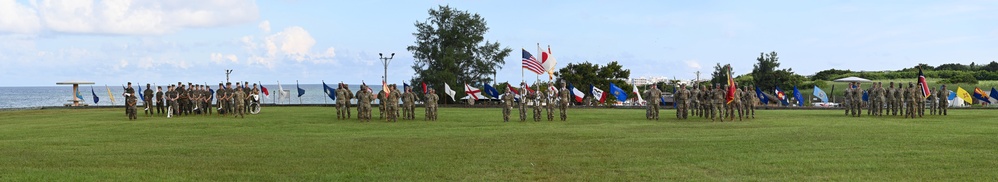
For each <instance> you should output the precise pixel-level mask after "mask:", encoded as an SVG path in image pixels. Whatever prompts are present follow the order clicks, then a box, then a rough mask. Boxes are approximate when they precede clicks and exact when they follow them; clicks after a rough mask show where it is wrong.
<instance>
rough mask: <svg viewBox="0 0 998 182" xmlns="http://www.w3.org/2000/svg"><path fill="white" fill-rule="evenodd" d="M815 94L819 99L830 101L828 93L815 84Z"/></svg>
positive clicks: (825, 101)
mask: <svg viewBox="0 0 998 182" xmlns="http://www.w3.org/2000/svg"><path fill="white" fill-rule="evenodd" d="M813 94H814V96H815V97H818V99H821V102H824V103H828V94H825V91H824V90H821V88H818V86H814V93H813Z"/></svg>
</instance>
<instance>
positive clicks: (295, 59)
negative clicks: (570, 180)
mask: <svg viewBox="0 0 998 182" xmlns="http://www.w3.org/2000/svg"><path fill="white" fill-rule="evenodd" d="M438 5H450V6H451V7H454V8H457V9H460V10H467V11H470V12H473V13H478V14H480V15H482V16H483V17H484V18H485V19H486V20H487V21H488V25H489V27H490V31H489V33H488V34H486V39H488V40H492V41H499V42H500V43H502V44H503V45H505V46H508V47H510V48H512V49H513V50H514V52H513V54H512V56H510V57H508V58H506V65H505V66H504V67H503V69H502V70H501V71H499V74H498V75H499V76H498V77H499V80H500V81H516V80H519V79H520V72H521V69H520V54H519V49H520V48H525V49H527V50H528V51H530V52H532V53H534V54H536V50H537V44H538V43H540V44H541V45H542V46H545V47H546V46H548V45H550V46H551V48H552V51H553V53H554V56H555V57H556V58H557V60H558V61H559V64H558V66H559V67H560V66H564V65H566V64H567V63H578V62H583V61H590V62H593V63H598V64H605V63H607V62H610V61H619V62H620V63H621V64H622V65H623V66H624V68H626V69H630V70H631V75H632V77H647V76H667V77H677V78H682V79H691V78H694V77H695V75H694V74H693V72H694V71H697V70H700V71H702V72H703V73H704V75H709V72H710V71H712V66H713V65H714V64H716V63H721V64H727V63H730V64H732V66H733V67H734V71H735V74H744V73H748V72H750V71H751V69H752V64H754V63H755V58H756V57H758V56H759V53H760V52H769V51H777V52H778V53H779V55H780V62H781V63H782V65H781V67H782V68H793V70H794V71H795V72H797V73H799V74H804V75H809V74H813V73H814V72H817V71H820V70H825V69H830V68H835V69H851V70H868V71H871V70H896V69H901V68H903V67H911V66H914V65H916V64H918V63H926V64H930V65H939V64H943V63H962V64H969V63H970V62H977V63H987V62H990V61H993V60H996V59H995V58H996V57H998V24H996V23H994V22H998V2H996V1H962V0H956V1H820V0H819V1H585V0H583V1H378V0H372V1H306V0H301V1H246V0H224V1H213V0H199V1H188V0H178V1H139V0H135V1H129V0H106V1H68V0H67V1H48V0H37V1H14V0H0V63H2V64H0V75H3V78H4V79H2V81H0V86H48V85H54V84H55V82H59V81H67V80H87V81H94V82H97V84H98V85H103V84H108V85H120V84H121V83H124V82H128V81H131V82H138V83H148V82H153V83H176V82H177V81H183V82H208V83H212V84H214V83H218V82H219V81H222V80H224V79H225V74H224V71H223V70H225V69H233V70H235V71H234V72H233V74H232V79H233V80H239V81H251V82H256V81H261V82H264V83H275V82H277V81H280V82H281V83H293V82H294V81H295V80H299V81H300V82H302V83H319V82H320V81H322V80H325V81H326V82H340V81H343V82H347V83H359V82H361V81H366V82H373V83H376V82H377V81H378V80H380V77H381V75H382V74H383V73H382V72H383V70H382V69H383V68H382V65H381V63H380V62H379V60H378V59H377V58H378V55H377V54H378V53H379V52H383V53H391V52H395V53H396V56H395V59H394V60H393V61H392V63H391V65H390V66H389V72H390V73H389V75H388V78H389V82H396V83H397V82H401V81H402V80H408V79H409V78H411V77H412V76H413V71H412V69H411V68H410V66H411V65H412V60H413V59H412V55H411V54H410V53H409V52H408V51H406V50H405V47H406V46H409V45H412V44H413V42H414V37H413V36H412V35H411V34H412V33H413V32H414V31H415V28H414V26H413V23H415V22H416V21H423V20H425V19H426V18H427V16H428V15H427V10H428V9H431V8H436V7H437V6H438ZM531 77H532V75H530V73H529V72H528V73H527V78H528V79H527V80H533V79H532V78H531Z"/></svg>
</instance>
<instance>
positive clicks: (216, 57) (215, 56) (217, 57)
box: [211, 53, 239, 64]
mask: <svg viewBox="0 0 998 182" xmlns="http://www.w3.org/2000/svg"><path fill="white" fill-rule="evenodd" d="M211 61H212V62H215V63H219V64H220V63H224V62H225V61H229V62H232V63H238V62H239V57H237V56H236V55H235V54H229V55H223V54H222V53H211Z"/></svg>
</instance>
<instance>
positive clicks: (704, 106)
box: [697, 85, 714, 119]
mask: <svg viewBox="0 0 998 182" xmlns="http://www.w3.org/2000/svg"><path fill="white" fill-rule="evenodd" d="M713 93H714V92H713V90H712V89H711V88H710V85H707V86H701V87H700V95H698V96H697V99H700V117H702V118H703V119H710V114H711V109H713V108H714V105H713V103H714V101H713V100H711V99H712V98H713V96H712V94H713Z"/></svg>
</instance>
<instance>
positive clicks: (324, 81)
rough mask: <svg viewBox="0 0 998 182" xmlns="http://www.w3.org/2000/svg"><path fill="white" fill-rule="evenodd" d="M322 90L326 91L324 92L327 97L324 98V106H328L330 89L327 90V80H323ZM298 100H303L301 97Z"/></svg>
mask: <svg viewBox="0 0 998 182" xmlns="http://www.w3.org/2000/svg"><path fill="white" fill-rule="evenodd" d="M322 90H324V92H325V93H326V96H325V97H322V104H323V105H325V104H327V103H326V99H328V98H329V89H326V80H322ZM298 99H301V97H299V98H298ZM299 102H300V101H299Z"/></svg>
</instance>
